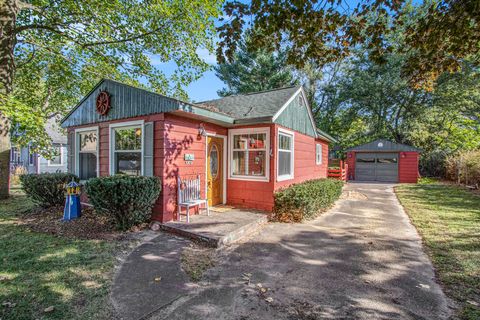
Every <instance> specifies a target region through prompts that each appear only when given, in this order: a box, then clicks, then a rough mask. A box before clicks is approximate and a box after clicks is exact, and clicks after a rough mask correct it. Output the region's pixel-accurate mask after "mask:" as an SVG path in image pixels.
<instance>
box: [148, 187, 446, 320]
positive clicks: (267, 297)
mask: <svg viewBox="0 0 480 320" xmlns="http://www.w3.org/2000/svg"><path fill="white" fill-rule="evenodd" d="M231 250H232V251H231V252H229V253H228V254H226V255H225V259H224V260H223V262H222V263H221V264H220V265H217V267H215V268H213V269H210V270H209V271H208V273H207V275H206V280H205V281H204V282H202V283H201V284H200V285H199V286H196V287H195V288H194V289H192V290H191V291H190V292H189V293H188V294H186V295H185V296H183V297H182V298H180V299H177V300H176V301H174V302H172V303H171V304H170V305H169V306H168V307H166V308H163V309H161V310H159V311H158V312H156V313H154V314H153V315H152V316H151V319H445V318H447V317H448V316H449V314H450V309H449V307H448V302H447V300H446V298H445V296H444V294H443V293H442V291H441V288H440V287H439V285H438V284H437V283H436V282H435V276H434V272H433V269H432V265H431V263H430V261H429V260H428V258H427V256H426V255H425V254H424V252H423V251H422V246H421V242H420V238H419V236H418V234H417V232H416V230H415V228H414V227H413V226H412V225H411V224H410V222H409V220H408V217H407V215H406V214H405V213H404V211H403V210H402V207H401V206H400V205H399V203H398V200H397V198H396V196H395V194H394V193H393V185H391V184H361V183H354V184H348V185H347V186H346V189H345V193H344V198H343V199H342V200H340V201H339V202H338V203H337V205H336V206H335V207H334V208H332V209H331V210H330V211H328V212H327V213H325V214H323V215H322V216H321V217H319V218H318V219H316V220H314V221H311V222H308V223H304V224H269V225H268V226H267V227H266V228H265V229H263V230H262V232H261V234H259V235H257V236H256V237H254V238H253V239H252V240H250V241H248V242H245V243H243V244H239V245H237V246H236V247H235V248H232V249H231ZM250 274H251V275H250Z"/></svg>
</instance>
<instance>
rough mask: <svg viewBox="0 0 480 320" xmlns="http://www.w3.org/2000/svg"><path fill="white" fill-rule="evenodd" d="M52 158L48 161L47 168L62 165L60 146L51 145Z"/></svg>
mask: <svg viewBox="0 0 480 320" xmlns="http://www.w3.org/2000/svg"><path fill="white" fill-rule="evenodd" d="M53 153H54V155H53V157H52V158H51V159H50V160H48V165H49V166H61V165H62V164H63V160H62V145H60V144H54V145H53Z"/></svg>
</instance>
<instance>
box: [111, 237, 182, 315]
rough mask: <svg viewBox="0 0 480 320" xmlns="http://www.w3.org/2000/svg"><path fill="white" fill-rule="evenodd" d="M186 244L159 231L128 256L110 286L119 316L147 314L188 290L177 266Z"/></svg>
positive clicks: (165, 305) (174, 299)
mask: <svg viewBox="0 0 480 320" xmlns="http://www.w3.org/2000/svg"><path fill="white" fill-rule="evenodd" d="M188 243H189V242H188V241H187V240H185V239H183V238H179V237H176V236H172V235H169V234H166V233H160V234H159V235H158V236H157V237H156V238H154V239H153V240H151V241H148V242H145V243H143V244H142V245H140V246H139V247H137V248H136V249H135V250H134V251H133V252H132V253H131V254H130V255H129V256H128V257H127V259H126V261H125V262H124V263H123V264H122V266H121V268H120V270H119V271H118V273H117V274H116V276H115V279H114V283H113V287H112V294H111V298H112V302H113V306H114V308H115V311H116V313H117V314H118V317H120V318H122V319H142V318H145V317H148V316H149V314H150V313H152V312H154V311H156V310H158V309H162V308H164V307H167V306H168V305H169V304H171V303H172V302H174V301H176V300H177V299H179V298H181V297H182V296H184V295H185V294H187V293H188V286H187V283H188V282H189V279H188V276H187V275H186V274H185V273H184V272H183V271H182V270H181V268H180V257H181V251H182V249H183V248H184V247H185V246H186V245H187V244H188Z"/></svg>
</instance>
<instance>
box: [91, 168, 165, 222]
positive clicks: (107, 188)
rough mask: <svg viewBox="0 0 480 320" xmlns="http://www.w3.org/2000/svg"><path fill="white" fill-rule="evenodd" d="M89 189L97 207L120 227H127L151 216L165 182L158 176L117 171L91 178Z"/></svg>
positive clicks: (96, 209)
mask: <svg viewBox="0 0 480 320" xmlns="http://www.w3.org/2000/svg"><path fill="white" fill-rule="evenodd" d="M85 190H86V192H87V195H88V199H89V202H90V204H92V205H93V207H94V208H95V211H96V212H97V213H100V214H105V215H107V216H109V217H110V218H112V219H113V220H114V221H115V224H116V227H117V229H119V230H127V229H129V228H131V227H132V226H134V225H137V224H139V223H143V222H146V221H148V220H149V219H150V216H151V212H152V207H153V205H154V203H155V201H156V200H157V198H158V196H159V194H160V190H161V185H160V179H158V178H156V177H132V176H126V175H115V176H109V177H100V178H93V179H89V180H88V181H87V182H86V184H85Z"/></svg>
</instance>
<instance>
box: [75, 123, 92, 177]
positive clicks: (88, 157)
mask: <svg viewBox="0 0 480 320" xmlns="http://www.w3.org/2000/svg"><path fill="white" fill-rule="evenodd" d="M76 139H77V140H76V141H77V148H76V150H77V155H76V157H75V158H76V159H77V164H76V166H77V169H76V170H75V171H76V172H77V175H78V176H79V178H80V180H88V179H90V178H94V177H97V175H98V173H97V166H98V164H97V152H98V131H97V129H96V128H95V129H87V130H83V131H81V132H77V137H76Z"/></svg>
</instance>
